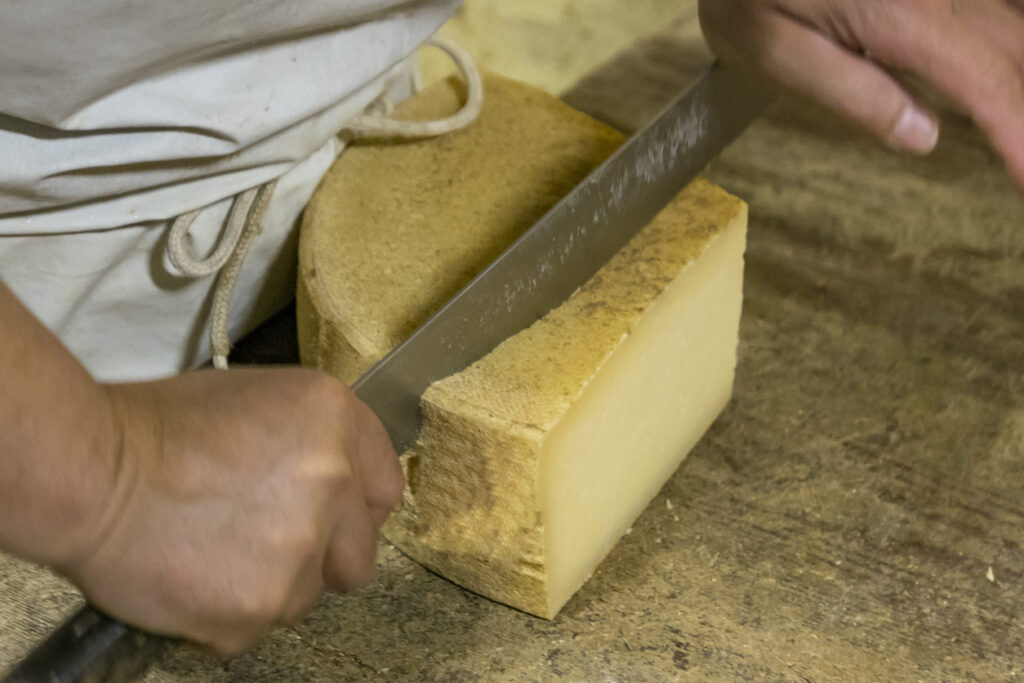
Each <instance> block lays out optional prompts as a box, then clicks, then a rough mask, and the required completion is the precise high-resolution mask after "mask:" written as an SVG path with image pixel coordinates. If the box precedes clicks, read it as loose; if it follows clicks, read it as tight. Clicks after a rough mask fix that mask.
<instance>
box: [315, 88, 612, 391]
mask: <svg viewBox="0 0 1024 683" xmlns="http://www.w3.org/2000/svg"><path fill="white" fill-rule="evenodd" d="M484 91H485V93H486V96H485V98H484V106H483V111H482V113H481V115H480V118H479V119H478V120H477V121H476V122H475V123H474V124H473V125H472V126H470V127H469V128H467V129H465V130H461V131H458V132H455V133H452V134H450V135H445V136H442V137H438V138H432V139H428V140H418V141H410V142H397V143H374V144H363V143H360V144H355V145H353V146H351V147H350V148H349V149H348V150H346V151H345V154H344V155H343V156H342V157H341V158H340V159H339V160H338V162H337V163H336V164H335V165H334V166H333V167H332V168H331V170H330V171H329V172H328V174H327V175H326V177H325V178H324V180H323V182H322V183H321V185H320V187H319V189H318V190H317V192H316V193H315V194H314V195H313V198H312V199H311V201H310V203H309V206H308V207H307V209H306V212H305V217H304V219H303V225H302V231H301V233H300V238H299V273H300V276H299V284H298V294H297V307H298V332H299V347H300V350H301V352H302V361H303V363H305V364H307V365H314V366H317V367H320V368H322V369H324V370H326V371H328V372H330V373H331V374H333V375H335V376H337V377H339V378H341V379H343V380H345V381H346V382H348V383H351V382H354V381H355V380H356V379H358V378H359V376H360V375H362V374H363V373H364V372H365V371H366V370H368V369H369V368H370V366H371V365H373V363H375V362H376V361H377V360H379V359H380V358H382V357H383V356H384V355H385V354H386V353H387V352H388V351H390V350H391V349H392V348H394V347H395V346H397V345H398V344H399V343H400V342H402V341H403V340H404V339H405V338H406V337H408V336H409V334H411V333H412V331H413V330H415V329H416V328H417V327H419V325H420V324H422V323H423V322H424V321H426V319H427V318H429V317H430V315H431V314H433V313H434V312H435V311H436V310H437V309H438V308H440V306H441V305H442V304H443V303H444V302H446V301H447V300H448V299H450V298H451V297H452V296H454V295H455V293H456V292H458V291H459V289H461V288H462V287H463V285H465V284H466V283H467V282H469V281H470V280H471V279H472V278H473V276H475V275H476V274H477V273H478V272H480V271H481V270H482V269H483V268H484V267H485V266H486V265H487V264H489V263H490V262H491V261H493V260H494V259H495V258H497V257H498V255H499V254H501V252H502V251H503V250H504V249H505V248H506V247H507V246H508V245H509V244H511V243H512V242H513V241H515V239H516V238H517V237H519V235H521V234H522V233H523V232H524V231H526V230H527V229H528V228H529V227H530V226H531V225H533V223H534V222H536V221H537V220H538V219H539V218H540V217H541V216H543V215H544V213H545V212H547V210H548V209H550V208H551V207H552V206H554V205H555V204H556V203H557V202H558V200H559V199H561V198H562V197H563V196H564V195H565V194H567V193H568V192H569V190H571V189H572V188H573V187H574V186H575V185H576V184H577V183H579V182H580V181H581V180H583V178H585V177H586V175H587V174H588V173H589V172H590V171H591V170H592V169H594V168H595V167H596V166H597V165H598V164H600V163H601V162H602V161H603V160H604V159H605V158H606V157H608V155H610V154H611V153H612V152H613V151H615V149H616V148H617V147H618V145H619V144H620V143H621V141H622V136H621V135H620V134H619V133H617V132H616V131H614V130H612V129H611V128H609V127H608V126H605V125H604V124H601V123H599V122H597V121H594V120H593V119H591V118H590V117H588V116H586V115H584V114H581V113H580V112H578V111H575V110H573V109H571V108H570V107H568V106H566V105H565V104H563V103H561V102H559V101H558V100H556V99H555V98H553V97H551V96H549V95H546V94H545V93H541V92H538V91H537V90H534V89H533V88H531V87H529V86H527V85H524V84H522V83H517V82H515V81H510V80H507V79H503V78H500V77H497V76H491V75H486V74H485V76H484ZM463 97H464V89H463V87H462V86H461V84H459V83H458V82H457V81H455V80H453V79H452V80H448V81H444V82H441V83H438V84H436V85H434V86H432V87H430V88H428V89H427V90H425V91H424V92H423V93H421V94H420V95H417V96H416V97H413V98H411V99H409V100H406V101H405V102H403V103H401V104H400V105H399V106H398V107H397V108H396V111H395V116H396V117H398V118H405V119H411V120H427V119H436V118H441V117H444V116H447V115H449V114H451V113H453V112H455V111H457V110H458V109H459V107H460V106H461V103H462V99H463Z"/></svg>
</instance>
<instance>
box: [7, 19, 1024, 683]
mask: <svg viewBox="0 0 1024 683" xmlns="http://www.w3.org/2000/svg"><path fill="white" fill-rule="evenodd" d="M694 35H695V31H694V24H693V21H692V17H690V18H689V20H684V21H681V22H680V23H679V24H678V25H676V26H675V27H673V28H672V29H671V30H670V31H667V32H666V33H665V34H664V35H660V36H657V37H655V38H653V39H651V40H649V41H646V42H645V43H642V44H639V45H637V46H636V47H635V48H634V49H632V50H630V51H629V52H627V53H625V54H623V55H621V56H620V57H619V58H618V59H616V60H615V61H614V62H613V63H611V64H609V65H606V66H605V67H604V68H602V69H600V70H599V71H598V72H596V73H595V74H594V75H592V76H591V77H589V78H587V79H585V80H584V81H583V82H582V83H581V84H579V85H578V86H577V87H576V88H574V89H573V90H572V91H570V92H569V93H567V94H566V99H567V100H568V101H569V102H570V103H572V104H574V105H575V106H577V107H579V108H581V109H584V110H586V111H589V112H591V113H593V114H594V115H596V116H598V117H599V118H603V119H605V120H607V121H609V122H611V123H613V124H615V125H617V126H619V127H620V128H623V129H625V130H630V129H633V128H635V127H636V126H637V125H639V124H640V123H641V122H642V121H643V120H644V119H645V118H646V117H647V116H648V115H650V114H651V113H652V112H653V111H655V110H656V109H657V107H658V106H659V105H660V104H661V103H662V102H664V101H665V100H667V99H668V98H669V97H670V96H671V95H672V94H673V93H674V92H676V91H678V89H679V88H680V87H681V86H682V85H683V84H685V82H686V81H687V80H688V79H690V78H692V77H693V74H694V73H695V72H696V70H697V69H698V68H699V66H700V65H701V64H703V63H705V61H706V59H707V57H706V54H705V53H704V51H703V48H702V47H701V46H700V44H699V43H697V42H695V41H694V40H693V36H694ZM708 176H709V177H710V178H711V179H713V180H714V181H716V182H718V183H720V184H722V185H723V186H725V187H726V188H727V189H729V190H731V191H733V192H735V193H736V194H738V195H740V196H742V197H744V198H745V199H747V200H748V201H749V202H750V204H751V222H750V237H749V248H748V254H747V271H746V287H745V290H746V301H745V306H744V317H743V322H742V327H741V345H740V363H739V369H738V375H737V380H736V393H735V398H734V400H733V402H732V404H731V405H730V406H729V407H728V408H727V410H726V411H725V413H724V414H723V415H722V417H721V418H720V419H719V420H718V422H717V423H716V424H715V426H714V427H713V428H712V429H711V431H710V432H709V433H708V434H707V436H706V437H705V438H704V439H703V441H702V442H701V443H700V444H699V445H698V447H697V448H696V449H695V450H694V452H693V453H692V454H691V455H690V457H689V458H688V459H687V460H686V462H685V463H684V464H683V466H682V467H681V468H680V469H679V471H678V472H677V473H676V474H675V476H673V477H672V479H671V480H670V481H669V482H668V483H667V484H666V486H665V488H664V490H663V491H662V492H661V493H660V494H659V496H658V497H657V498H656V499H655V500H654V501H653V502H652V503H651V505H650V507H649V508H648V510H647V511H646V512H645V513H644V514H643V516H642V517H641V518H640V519H639V521H638V522H637V523H636V525H635V526H634V528H633V530H632V533H631V534H629V535H628V536H627V537H625V538H624V539H623V540H622V541H621V542H620V543H619V545H618V546H617V547H616V548H615V550H614V551H613V552H612V554H611V555H610V556H609V557H608V559H607V560H606V561H605V562H604V563H603V564H602V565H601V567H600V568H599V570H598V571H597V573H596V574H595V576H594V577H593V579H592V580H591V581H590V582H589V583H587V585H586V586H585V587H584V588H583V589H582V590H581V591H580V592H579V593H578V594H577V595H576V596H575V597H574V598H573V599H572V600H571V601H570V602H569V604H568V605H567V606H566V608H565V609H564V610H563V612H562V613H561V614H560V615H559V617H558V618H557V619H555V620H554V621H550V622H548V621H543V620H540V619H537V618H534V617H531V616H528V615H525V614H522V613H520V612H516V611H514V610H512V609H509V608H507V607H503V606H501V605H497V604H494V603H492V602H489V601H487V600H485V599H482V598H479V597H477V596H475V595H472V594H470V593H467V592H465V591H463V590H461V589H459V588H458V587H456V586H454V585H452V584H450V583H448V582H447V581H445V580H443V579H441V578H439V577H437V576H435V575H433V574H431V573H429V572H427V571H425V570H424V569H422V568H420V567H418V566H417V565H415V564H413V563H412V562H411V561H409V560H408V559H407V558H405V557H404V556H402V555H401V554H400V553H398V552H397V551H396V550H394V549H393V548H390V547H389V546H386V545H382V547H381V559H380V578H379V581H378V582H377V585H376V586H375V587H374V588H373V589H372V590H369V591H367V592H365V593H362V594H360V595H357V596H349V597H344V596H326V597H324V599H323V600H322V601H321V604H320V605H319V606H318V608H317V610H316V611H315V612H314V614H313V615H312V616H311V617H310V618H309V619H308V620H307V621H306V622H305V623H304V624H303V625H302V626H301V627H299V628H296V629H292V630H282V631H278V632H276V633H274V634H273V635H271V636H270V637H269V638H268V639H267V641H266V642H265V643H264V644H263V645H261V646H260V647H259V648H257V649H256V650H254V651H253V652H252V653H250V654H248V655H246V656H245V657H242V658H240V659H238V660H235V661H233V662H230V663H227V664H220V663H216V662H211V661H210V660H208V659H205V658H203V657H202V656H201V655H198V654H196V653H193V652H190V651H187V650H182V651H180V652H177V653H175V654H174V655H172V656H170V657H168V658H167V660H166V661H165V662H163V663H162V665H161V666H160V667H159V668H158V669H156V670H154V671H153V672H152V673H151V675H150V677H149V679H148V680H151V681H199V680H204V681H243V680H246V681H247V680H259V681H338V680H399V681H403V680H409V681H434V680H444V681H476V680H511V681H534V680H553V679H566V680H573V681H668V680H709V679H710V680H720V679H728V680H733V679H755V680H761V679H772V680H804V681H820V680H848V681H849V680H856V681H861V680H883V681H896V680H925V681H936V680H982V681H993V680H1013V679H1014V678H1015V677H1024V629H1022V625H1021V618H1020V614H1021V613H1022V612H1024V584H1022V574H1024V548H1022V546H1024V258H1022V254H1024V203H1022V202H1021V200H1020V199H1019V197H1018V195H1016V194H1015V191H1014V189H1013V187H1012V186H1011V184H1010V182H1009V180H1008V179H1007V178H1006V177H1005V175H1004V173H1003V172H1002V171H1001V164H1000V162H999V161H998V159H997V158H995V157H994V156H993V155H992V154H991V153H990V152H989V151H987V149H986V148H985V146H984V145H983V143H982V141H981V139H980V137H979V136H978V135H977V133H976V132H975V131H974V130H973V129H972V128H971V127H970V126H969V125H968V124H967V123H966V122H965V121H962V120H959V119H956V118H955V117H947V120H946V128H945V134H944V139H943V142H942V144H941V145H940V148H939V149H938V151H937V152H936V153H935V154H934V155H933V156H932V157H930V158H928V159H925V160H918V159H912V158H908V157H905V156H901V155H896V154H893V153H890V152H887V151H885V150H883V149H881V148H880V147H878V146H877V145H875V144H874V143H873V142H871V141H869V140H866V139H865V138H863V137H861V136H860V135H858V134H856V133H853V132H851V131H850V130H849V129H847V128H845V127H844V126H842V125H841V124H839V123H837V122H836V121H834V120H833V119H831V118H830V117H828V116H826V115H824V114H822V113H821V112H819V111H817V110H815V109H813V108H811V107H810V106H808V105H805V104H802V103H797V102H792V101H786V102H782V103H780V104H779V105H778V106H776V107H775V108H774V109H773V110H772V112H771V113H770V114H769V115H768V116H766V117H765V118H764V119H762V120H761V121H759V122H757V123H756V124H755V125H754V126H753V127H752V128H751V129H750V130H749V131H748V132H747V133H746V134H745V135H744V136H743V137H742V138H741V139H740V140H739V141H738V142H736V143H735V144H734V145H733V146H732V147H731V148H730V149H729V150H727V151H726V152H725V153H724V154H723V155H722V157H721V158H720V159H719V160H718V161H716V162H715V163H714V164H713V165H712V166H711V168H710V169H709V171H708ZM291 335H292V332H291V323H290V319H288V318H282V319H280V320H279V321H278V325H277V327H273V326H272V327H271V328H270V329H269V331H267V330H265V331H264V332H263V334H262V336H260V335H258V336H257V337H256V341H255V342H252V343H250V344H249V345H248V347H247V348H246V349H243V350H242V354H241V355H243V356H245V355H246V354H248V355H249V357H250V358H260V359H262V360H282V359H285V360H286V359H288V358H294V343H293V341H292V337H291ZM76 600H77V598H76V596H75V595H74V593H73V592H72V591H71V590H70V589H69V588H68V587H67V586H66V585H64V584H63V583H61V582H59V581H58V580H56V579H54V578H52V577H50V576H49V575H47V574H45V573H44V572H41V571H39V570H36V569H33V568H30V567H27V566H26V565H24V564H23V563H19V562H17V561H14V560H11V559H2V558H0V669H2V668H3V667H4V666H5V665H7V664H9V663H10V662H12V661H13V660H14V659H15V658H16V657H17V656H18V655H19V654H20V652H21V650H22V649H23V648H24V647H25V644H26V643H27V642H29V641H30V640H31V639H33V638H36V637H38V636H40V635H42V634H43V633H44V632H45V631H46V630H47V629H49V628H50V627H51V626H52V625H53V624H55V623H56V622H57V621H58V620H59V618H60V617H61V615H62V614H64V613H66V612H67V611H69V610H70V609H72V607H73V605H74V604H75V602H76Z"/></svg>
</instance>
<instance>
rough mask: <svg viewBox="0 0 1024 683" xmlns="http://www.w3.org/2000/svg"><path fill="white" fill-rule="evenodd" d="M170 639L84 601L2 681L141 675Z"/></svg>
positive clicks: (80, 682) (60, 682)
mask: <svg viewBox="0 0 1024 683" xmlns="http://www.w3.org/2000/svg"><path fill="white" fill-rule="evenodd" d="M170 642H171V641H169V640H167V639H166V638H162V637H160V636H155V635H152V634H149V633H146V632H144V631H140V630H138V629H136V628H133V627H131V626H128V625H127V624H125V623H123V622H120V621H118V620H117V619H113V618H111V617H108V616H107V615H105V614H103V613H102V612H100V611H98V610H97V609H96V608H95V607H92V606H91V605H86V606H85V607H83V608H82V609H80V610H78V612H76V613H75V614H73V615H72V616H71V617H70V618H69V619H68V620H67V621H65V622H64V623H63V624H61V626H60V627H58V628H57V630H55V631H54V632H53V633H51V634H50V636H49V637H48V638H47V639H46V640H44V641H43V642H42V643H40V644H39V645H38V646H37V647H36V649H35V650H33V651H32V652H31V653H30V654H29V655H28V656H27V657H26V658H25V659H24V660H22V661H21V663H20V664H18V665H17V666H16V667H15V668H14V669H13V670H12V671H11V672H10V673H8V674H7V675H6V676H5V677H4V678H3V681H2V683H44V682H45V683H72V682H74V683H99V682H101V681H102V682H104V683H106V682H110V683H120V682H122V681H124V682H127V681H133V680H135V679H136V678H137V677H139V676H141V675H142V674H144V673H145V672H146V671H147V670H148V669H149V667H150V666H151V665H152V664H154V663H155V662H156V661H157V659H158V658H159V657H160V654H161V653H162V652H163V650H164V649H165V648H166V647H167V645H168V644H169V643H170Z"/></svg>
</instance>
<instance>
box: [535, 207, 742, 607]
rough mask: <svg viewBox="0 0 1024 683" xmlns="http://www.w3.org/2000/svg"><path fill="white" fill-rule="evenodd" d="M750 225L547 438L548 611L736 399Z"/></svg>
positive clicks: (713, 248) (738, 230)
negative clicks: (734, 389) (734, 382)
mask: <svg viewBox="0 0 1024 683" xmlns="http://www.w3.org/2000/svg"><path fill="white" fill-rule="evenodd" d="M744 229H745V223H744V221H743V219H742V217H741V216H740V215H737V216H736V218H735V219H734V221H733V223H732V224H731V225H730V226H729V228H728V229H727V230H726V231H725V232H724V233H723V234H721V235H720V236H718V237H717V238H716V239H715V241H714V242H713V243H712V244H710V245H709V247H708V249H707V250H706V251H705V252H704V253H703V254H702V255H701V257H700V258H699V259H698V260H697V261H696V262H694V263H693V265H691V266H689V267H688V268H687V269H686V270H685V271H683V273H682V274H680V275H679V276H678V277H677V278H676V279H675V280H674V281H673V282H672V284H671V285H669V287H668V288H667V289H666V290H665V291H664V292H663V293H662V294H661V295H660V297H659V298H658V299H657V300H656V301H655V302H654V304H652V305H651V307H650V309H649V310H648V311H647V312H646V313H645V314H644V316H643V317H642V318H641V319H640V322H639V323H638V324H637V326H636V328H634V329H633V331H632V332H631V333H630V336H629V338H628V339H626V340H625V341H624V343H623V344H622V345H621V346H620V347H619V348H617V349H616V351H615V353H614V355H612V356H611V358H609V359H608V361H607V362H606V363H605V365H604V366H603V367H602V368H601V370H600V372H599V373H598V374H597V376H596V377H595V378H594V379H593V380H592V381H591V382H590V383H589V384H588V385H587V387H586V389H585V391H584V392H583V393H582V395H581V396H580V398H579V399H578V400H577V401H576V403H575V404H574V405H573V407H572V408H571V409H569V411H568V412H567V413H566V414H565V416H564V417H563V418H562V419H561V420H560V421H559V423H558V426H557V427H555V428H554V429H552V430H551V431H550V432H549V433H548V434H547V436H546V437H545V438H544V441H543V445H542V449H541V454H540V461H541V470H540V490H541V505H542V509H543V511H544V514H543V523H544V533H545V555H546V561H547V566H548V568H549V570H548V571H549V578H548V582H549V587H548V615H553V614H554V613H556V612H557V611H558V609H559V608H560V607H561V606H562V605H563V604H564V603H565V601H566V600H568V599H569V598H570V597H571V596H572V594H573V593H574V592H575V591H576V590H577V589H578V588H579V587H580V586H581V585H582V584H583V582H584V581H585V580H586V579H587V578H588V577H589V575H590V573H591V572H592V571H593V569H594V567H596V566H597V564H598V563H599V562H600V561H601V560H602V559H603V558H604V556H605V555H606V554H607V553H608V552H609V551H610V550H611V549H612V547H613V546H614V545H615V543H616V542H617V541H618V539H619V538H620V537H621V536H622V534H623V533H625V531H626V530H627V529H628V528H629V527H630V525H631V524H632V523H633V521H634V520H635V519H636V518H637V516H639V514H640V513H641V512H642V511H643V509H644V507H645V506H646V505H647V503H648V502H649V501H650V500H651V498H653V497H654V495H655V494H656V493H657V492H658V490H659V489H660V488H661V485H662V484H663V483H664V482H665V480H666V479H668V477H669V475H671V474H672V473H673V472H674V471H675V469H676V467H678V465H679V462H680V461H681V460H682V458H683V457H684V456H685V455H686V453H688V452H689V450H690V449H691V448H692V447H693V446H694V444H696V443H697V441H698V440H699V439H700V437H701V436H702V435H703V434H704V431H705V430H706V429H707V428H708V427H709V426H710V425H711V423H712V422H713V421H714V420H715V418H716V417H717V416H718V413H719V412H720V411H721V410H722V408H723V407H724V406H725V404H726V403H727V402H728V400H729V397H730V394H731V391H732V380H733V369H734V367H735V362H736V361H735V353H736V346H735V341H736V336H737V327H738V323H739V308H740V302H741V298H742V292H741V286H742V268H743V258H742V255H743V247H744V236H745V230H744Z"/></svg>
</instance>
